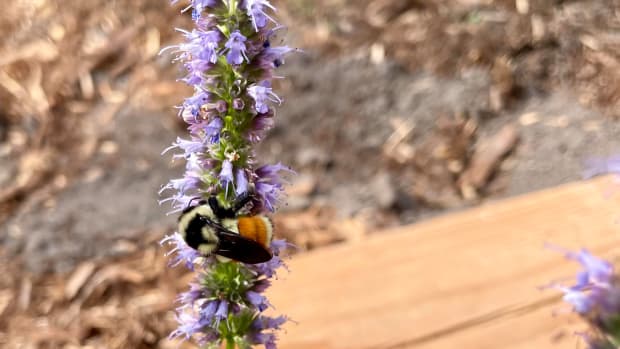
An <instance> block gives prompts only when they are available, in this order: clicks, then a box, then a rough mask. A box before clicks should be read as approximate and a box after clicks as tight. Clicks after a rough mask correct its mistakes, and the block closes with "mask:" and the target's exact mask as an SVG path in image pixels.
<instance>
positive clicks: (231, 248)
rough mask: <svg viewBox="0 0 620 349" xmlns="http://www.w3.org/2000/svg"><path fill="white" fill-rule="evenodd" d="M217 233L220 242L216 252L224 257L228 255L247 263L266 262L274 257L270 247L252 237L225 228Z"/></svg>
mask: <svg viewBox="0 0 620 349" xmlns="http://www.w3.org/2000/svg"><path fill="white" fill-rule="evenodd" d="M217 235H218V237H219V243H218V248H217V250H216V251H215V254H218V255H220V256H222V257H228V258H230V259H234V260H236V261H239V262H243V263H247V264H257V263H264V262H267V261H269V260H270V259H271V257H272V255H271V252H269V250H268V249H266V248H265V247H263V245H261V244H260V243H258V242H256V241H254V240H252V239H248V238H245V237H243V236H241V235H239V234H236V233H233V232H231V231H229V230H226V229H223V228H220V229H218V232H217Z"/></svg>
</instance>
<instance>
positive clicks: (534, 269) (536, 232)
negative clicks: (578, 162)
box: [269, 177, 620, 349]
mask: <svg viewBox="0 0 620 349" xmlns="http://www.w3.org/2000/svg"><path fill="white" fill-rule="evenodd" d="M619 188H620V185H619V184H618V183H617V180H615V179H612V178H610V177H606V178H599V179H595V180H592V181H588V182H579V183H572V184H568V185H565V186H561V187H558V188H554V189H550V190H546V191H542V192H538V193H532V194H529V195H525V196H521V197H517V198H512V199H508V200H504V201H500V202H492V203H488V204H485V205H483V206H481V207H478V208H475V209H470V210H467V211H463V212H461V213H456V214H451V215H447V216H443V217H440V218H436V219H432V220H430V221H426V222H423V223H419V224H416V225H413V226H407V227H402V228H398V229H394V230H391V231H386V232H382V233H380V234H376V235H375V236H373V237H372V238H369V239H366V240H364V241H363V242H360V243H357V244H343V245H336V246H332V247H329V248H325V249H321V250H319V251H317V252H314V253H307V254H304V255H301V256H299V257H296V258H294V259H293V260H291V261H290V269H291V273H289V274H285V275H284V276H283V277H282V278H281V280H278V281H277V282H275V283H274V286H273V287H272V289H271V291H270V294H269V297H270V299H271V300H272V303H273V304H274V306H275V307H276V311H277V313H284V314H287V315H289V316H290V317H292V318H293V319H294V320H295V321H297V322H298V323H297V324H289V325H287V326H286V333H282V335H281V336H280V337H281V340H280V343H281V348H284V349H287V348H291V349H292V348H295V349H302V348H307V349H310V348H325V349H341V348H355V349H363V348H423V349H427V348H428V349H430V348H433V349H444V348H445V349H448V348H477V349H478V348H479V349H486V348H488V349H497V348H509V349H517V348H524V349H525V348H529V349H531V348H536V349H544V348H571V349H572V348H576V347H578V346H577V344H576V343H578V342H579V339H578V338H575V337H574V335H573V331H574V330H575V329H583V328H584V325H583V324H582V323H581V322H580V321H579V320H578V319H576V318H574V317H573V316H571V315H570V314H568V313H566V314H559V315H557V316H554V315H553V313H554V312H558V311H559V312H562V311H564V310H568V309H567V308H566V307H565V306H564V305H563V303H562V302H561V300H560V296H559V294H558V292H556V291H555V290H552V289H546V290H541V286H544V285H547V284H549V282H550V281H552V280H561V279H562V278H567V280H568V281H572V278H573V276H574V274H575V272H576V271H577V270H578V265H577V264H575V263H572V262H568V261H566V260H564V259H563V256H562V255H561V254H560V253H557V252H554V251H551V250H549V249H547V248H545V243H547V242H548V243H553V244H556V245H560V246H563V247H567V248H570V249H577V248H580V247H582V246H584V247H587V248H589V249H591V250H592V251H593V252H595V253H596V254H600V255H602V256H607V257H609V256H618V255H620V225H619V224H618V222H619V221H620V193H618V195H613V193H614V191H618V189H619ZM579 347H582V346H579Z"/></svg>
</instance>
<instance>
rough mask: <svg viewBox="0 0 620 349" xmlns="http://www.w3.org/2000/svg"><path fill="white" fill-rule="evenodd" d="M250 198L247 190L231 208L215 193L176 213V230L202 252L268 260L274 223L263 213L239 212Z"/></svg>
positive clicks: (249, 260)
mask: <svg viewBox="0 0 620 349" xmlns="http://www.w3.org/2000/svg"><path fill="white" fill-rule="evenodd" d="M250 200H251V196H250V195H248V194H246V195H243V196H242V197H240V198H239V199H238V200H237V202H236V203H235V204H234V205H233V207H232V208H224V207H222V206H221V205H220V203H219V201H218V200H217V198H216V197H215V196H211V197H209V199H208V200H200V201H199V202H198V204H197V205H193V206H192V205H191V203H190V206H188V207H187V208H186V209H184V210H183V212H182V213H181V215H180V216H179V221H178V224H179V227H178V231H179V234H181V236H182V237H183V239H184V240H185V242H186V243H187V244H188V245H189V246H190V247H191V248H194V249H196V250H198V251H199V252H200V253H202V254H203V255H211V254H215V255H218V256H222V257H226V258H230V259H233V260H236V261H239V262H243V263H247V264H256V263H263V262H267V261H269V260H270V259H271V258H272V255H271V252H270V250H269V245H270V243H271V238H272V235H273V225H272V223H271V221H270V220H269V218H267V217H266V216H263V215H241V214H239V212H240V211H241V210H242V209H243V208H244V207H245V205H246V204H247V203H248V202H249V201H250Z"/></svg>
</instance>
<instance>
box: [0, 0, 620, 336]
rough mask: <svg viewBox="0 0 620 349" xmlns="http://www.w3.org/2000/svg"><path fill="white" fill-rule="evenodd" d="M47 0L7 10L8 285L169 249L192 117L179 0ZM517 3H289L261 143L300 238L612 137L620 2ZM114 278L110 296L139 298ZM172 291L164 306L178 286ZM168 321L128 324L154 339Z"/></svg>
mask: <svg viewBox="0 0 620 349" xmlns="http://www.w3.org/2000/svg"><path fill="white" fill-rule="evenodd" d="M40 3H41V4H39V5H40V6H42V7H43V8H46V9H48V10H47V12H46V11H42V10H41V8H39V9H34V10H33V9H32V8H31V7H30V6H31V5H28V4H27V2H25V3H22V2H19V1H18V2H16V5H14V7H11V6H9V9H7V12H6V13H7V14H8V15H7V16H4V17H1V16H0V32H2V33H3V34H4V35H3V36H5V37H6V36H10V38H11V40H8V41H7V42H6V43H4V44H0V52H3V53H4V55H0V57H5V58H4V60H2V59H0V103H1V104H0V105H2V107H0V169H1V170H0V242H1V244H2V245H1V248H0V256H1V258H2V259H3V260H6V261H7V263H5V265H6V268H13V269H11V270H10V271H7V272H6V273H3V275H12V276H11V277H9V278H7V279H5V280H0V281H1V282H0V286H3V287H5V288H6V290H8V292H9V293H10V292H13V291H14V292H15V294H13V293H10V294H11V295H14V296H15V295H16V294H22V293H23V290H24V287H25V286H24V285H28V284H27V283H26V284H24V282H30V283H31V284H30V287H31V288H32V287H34V288H35V289H36V287H38V286H37V285H47V284H49V282H50V281H49V278H60V279H62V280H64V279H63V278H65V279H66V277H65V276H66V275H67V274H65V273H66V272H69V271H71V270H74V268H75V267H76V265H83V263H87V262H94V263H96V265H98V266H99V267H101V268H105V266H107V265H108V264H110V265H111V263H112V264H113V263H121V264H119V265H122V266H123V267H125V264H122V263H124V262H118V261H124V260H125V259H126V258H133V259H131V260H130V262H128V263H129V265H130V266H131V268H138V267H136V266H135V265H134V264H131V263H137V264H139V263H142V262H136V261H138V260H139V261H142V260H147V259H145V258H146V257H144V256H145V253H147V252H145V251H151V252H148V253H160V254H161V253H162V252H161V251H160V250H159V249H156V248H155V247H154V246H155V245H156V241H158V240H159V239H161V237H163V235H164V234H165V233H168V232H171V231H173V229H174V222H175V217H174V216H173V215H171V216H167V215H166V214H165V213H166V211H167V210H168V208H167V207H165V206H163V207H162V206H159V205H158V204H157V200H158V196H157V191H158V190H159V188H160V187H161V186H162V185H163V184H164V183H166V182H167V181H168V180H169V179H170V178H174V177H177V176H179V175H180V173H181V171H182V164H180V163H172V162H171V161H170V158H169V157H168V156H160V153H161V151H162V150H163V149H165V148H166V147H167V146H168V145H169V144H170V143H171V142H172V141H173V140H174V139H175V137H176V136H177V135H178V136H183V135H184V131H183V129H182V125H181V123H180V122H179V120H178V118H177V116H176V111H175V109H173V108H172V106H173V105H174V104H177V103H179V101H181V100H182V98H183V97H184V96H187V95H188V94H189V93H190V92H189V91H188V90H187V89H186V88H184V87H183V86H182V85H181V84H180V83H178V82H176V81H175V78H176V77H178V76H179V75H180V72H179V68H178V67H176V68H175V67H172V66H171V65H170V58H171V57H170V56H166V55H163V56H157V52H158V51H159V49H160V47H163V46H165V45H168V44H172V43H174V42H176V41H178V40H179V36H178V35H174V34H173V33H172V30H171V27H170V23H175V24H174V25H175V26H178V27H187V26H189V18H187V16H185V17H181V16H178V15H177V10H179V9H180V5H179V6H177V8H165V9H163V10H162V7H161V6H164V5H163V4H162V5H161V6H159V5H157V6H155V5H153V4H149V2H148V1H146V2H143V1H133V0H132V1H129V0H127V1H119V2H115V3H114V4H112V3H108V2H106V1H97V0H92V1H82V2H76V3H75V4H73V5H75V6H73V5H71V6H69V5H67V6H66V11H62V12H61V11H60V8H61V6H60V5H63V4H64V3H62V2H58V1H52V0H49V1H48V0H42V1H40ZM78 3H79V4H78ZM518 3H520V5H519V6H521V7H517V6H516V5H515V2H514V1H507V0H506V1H504V0H501V1H500V0H498V1H475V0H471V1H464V0H463V1H430V2H427V1H425V2H421V1H420V2H418V1H396V0H373V1H367V0H364V1H360V0H348V1H345V0H341V1H312V2H310V1H304V0H300V1H292V2H288V3H287V4H286V6H283V7H281V10H280V13H279V14H280V16H281V18H282V19H281V20H282V22H283V23H297V25H295V26H293V25H289V29H288V40H289V42H292V43H293V45H295V46H298V47H302V48H304V51H303V53H300V54H296V55H294V56H291V57H289V59H288V60H287V62H286V65H285V66H284V68H283V69H282V71H281V75H283V76H285V77H286V78H285V79H282V80H281V81H279V83H278V85H277V86H276V87H277V88H276V90H277V91H278V93H279V94H280V96H281V97H283V99H284V103H283V105H282V106H281V107H280V108H279V109H278V111H277V122H276V127H275V129H274V130H273V131H272V132H271V133H270V134H269V136H268V137H267V139H266V140H265V142H264V143H263V144H262V145H261V147H260V149H259V159H260V160H261V161H262V162H265V163H268V162H278V161H281V162H283V163H285V164H287V165H290V166H291V167H292V168H293V169H294V170H295V171H296V172H297V175H296V176H293V177H291V186H290V187H289V190H288V199H287V202H288V204H287V205H286V206H283V207H282V208H281V210H280V211H279V213H277V214H276V215H275V216H274V219H275V221H276V225H277V228H278V232H279V234H280V235H281V236H284V237H286V238H288V239H289V240H291V241H293V242H294V243H296V244H297V245H298V246H300V247H301V250H302V251H303V250H304V249H312V248H320V247H321V246H324V245H327V244H331V243H335V242H338V241H343V240H353V239H363V238H365V237H366V236H367V235H369V234H374V233H379V232H380V231H381V230H382V229H383V228H386V227H390V226H395V225H402V224H408V223H415V222H418V221H420V220H422V219H426V218H429V217H432V216H435V215H438V214H444V213H446V212H451V211H454V210H459V209H463V208H466V207H471V206H473V205H478V204H480V203H483V202H487V201H492V200H496V199H501V198H505V197H509V196H513V195H518V194H523V193H527V192H530V191H534V190H539V189H543V188H547V187H552V186H557V185H559V184H562V183H566V182H569V181H573V180H578V179H579V178H580V177H581V174H582V172H583V170H584V161H585V160H587V159H590V158H592V157H597V156H602V157H605V156H610V155H613V154H615V153H617V151H618V149H620V137H619V136H620V124H618V122H617V119H616V117H617V106H618V101H620V91H618V90H617V88H616V86H619V85H618V84H617V82H618V77H619V76H618V71H619V70H618V69H617V67H618V66H619V62H620V61H619V59H620V56H619V55H618V53H619V52H620V51H618V46H617V39H615V36H614V35H613V33H614V30H617V28H618V25H619V23H620V21H619V18H618V13H620V12H619V11H617V10H618V7H619V6H620V5H618V4H617V2H614V1H553V2H550V1H529V2H528V1H525V2H523V1H518ZM524 3H527V4H528V6H529V7H528V8H527V9H526V8H523V6H524V5H523V4H524ZM32 6H34V5H32ZM12 11H13V12H15V13H27V16H26V18H25V19H23V20H22V21H21V22H20V20H18V19H15V16H14V15H11V13H13V12H12ZM24 11H26V12H24ZM50 13H51V14H56V16H52V15H50ZM46 14H47V15H46ZM138 14H139V15H138ZM132 15H133V17H132ZM37 16H47V17H44V18H43V17H41V18H39V17H37ZM136 18H139V19H138V20H136ZM32 23H37V25H33V24H32ZM7 33H8V34H7ZM41 33H44V34H41ZM39 38H45V40H42V41H41V40H37V39H39ZM28 44H31V46H32V47H34V48H36V50H35V52H38V54H37V55H35V54H32V53H31V51H32V49H30V51H29V49H28V47H30V46H28ZM93 47H94V48H93ZM7 52H10V53H11V54H10V55H9V54H8V53H7ZM65 52H78V54H76V56H75V57H72V58H71V59H69V57H67V58H64V56H65V55H66V54H65ZM6 57H8V58H6ZM76 72H77V73H76ZM136 256H139V258H138V257H136ZM143 257H144V258H143ZM8 261H10V263H9V262H8ZM159 262H161V263H164V262H163V261H161V260H157V263H159ZM145 263H146V262H145ZM148 263H156V262H154V261H153V260H152V259H148ZM114 265H117V264H114ZM138 269H139V268H138ZM162 273H164V272H162ZM164 274H165V273H164ZM57 275H59V276H57ZM63 275H64V276H63ZM166 277H169V275H168V276H166ZM60 279H58V280H60ZM24 280H30V281H24ZM33 280H34V281H33ZM54 280H57V279H54ZM132 280H133V279H132ZM156 280H159V281H156ZM134 281H135V280H134ZM134 281H127V280H124V281H122V280H121V281H119V282H121V283H122V287H123V289H126V288H127V287H129V289H130V291H129V293H127V294H128V295H134V296H137V295H139V294H141V292H142V291H141V290H142V287H143V286H144V285H143V283H144V284H145V285H146V284H148V285H150V286H152V285H153V283H156V282H161V280H160V278H159V276H157V275H155V274H154V275H153V276H152V277H150V278H146V279H144V280H142V279H140V281H135V282H134ZM33 282H34V286H32V283H33ZM54 282H56V281H54ZM115 282H116V281H111V282H110V284H109V285H108V284H106V287H109V288H110V289H111V290H114V289H115V287H116V286H115V285H116V283H115ZM128 285H129V286H128ZM41 287H43V286H41ZM119 287H121V286H119ZM145 287H146V286H145ZM26 289H27V288H26ZM106 290H108V289H107V288H106ZM173 291H174V290H167V291H166V292H169V293H170V294H173V293H174V292H173ZM102 292H103V291H102ZM106 292H108V291H106ZM109 292H111V293H112V294H113V295H115V296H113V297H112V298H109V297H107V298H106V297H103V296H102V297H103V298H102V299H104V298H105V299H107V300H110V299H116V300H118V299H121V300H122V301H119V302H121V303H119V304H122V302H129V300H130V299H131V298H130V296H127V297H125V298H124V296H123V295H122V293H118V294H116V293H114V292H113V291H109ZM162 292H163V291H162ZM102 294H103V293H102ZM106 294H107V293H106ZM87 297H91V296H90V295H87ZM92 297H93V299H91V301H92V303H93V304H97V300H96V297H95V296H92ZM114 297H117V298H114ZM131 297H133V296H131ZM161 297H163V298H162V299H164V300H162V304H166V303H165V300H166V299H167V298H166V297H169V294H168V293H166V294H165V295H162V296H161ZM52 298H53V297H52ZM1 301H2V293H1V292H0V315H2V314H3V312H4V314H8V313H10V312H13V313H12V314H18V313H19V314H21V315H20V316H22V315H23V316H26V318H27V316H29V315H27V314H28V312H27V311H19V310H18V309H16V308H14V307H5V308H4V309H3V307H2V304H3V303H2V302H1ZM48 301H49V300H48ZM37 302H39V303H37ZM50 302H52V303H53V301H50ZM33 303H35V304H39V305H40V304H46V303H44V302H43V300H38V299H33ZM52 303H50V304H52ZM54 304H55V303H54ZM63 304H64V303H63ZM26 308H28V307H26ZM37 309H38V308H37ZM54 309H56V308H54ZM30 311H31V312H34V314H39V313H38V312H37V311H38V310H36V311H35V310H32V308H31V310H30ZM48 311H50V310H48ZM59 311H60V310H59ZM165 311H166V309H165V308H163V309H160V310H158V313H157V316H158V317H162V318H164V317H165V316H167V315H165V314H166V312H165ZM141 314H142V313H141ZM143 315H144V314H142V315H141V316H143ZM50 316H52V315H50ZM59 316H60V315H59ZM123 316H124V315H123ZM134 320H135V319H134ZM169 320H170V319H169V318H168V319H167V321H169ZM119 321H120V320H119ZM123 321H124V320H123ZM168 323H169V322H168ZM121 325H122V321H121V322H119V326H121ZM78 327H79V326H78ZM121 327H122V326H121ZM106 328H107V329H108V330H110V331H112V332H106V331H107V330H106V331H103V330H102V331H103V332H102V333H113V331H119V329H118V328H116V327H114V326H112V325H111V327H109V328H108V327H106ZM1 329H2V321H0V330H1ZM166 330H167V329H166V328H159V329H157V330H149V331H150V332H149V331H146V330H144V331H146V332H144V331H143V332H139V333H138V334H136V333H133V332H132V336H134V335H135V336H138V337H139V338H138V337H136V338H138V339H136V340H137V341H138V342H139V341H141V340H142V339H140V338H142V337H140V336H142V335H144V336H147V335H146V334H144V333H147V332H148V333H150V334H149V336H151V337H152V336H154V338H156V340H155V342H158V339H159V338H161V336H164V335H165V333H166ZM0 332H1V331H0ZM18 332H19V330H15V333H18ZM121 332H122V331H121ZM12 333H13V332H12ZM123 333H125V332H123ZM9 337H10V338H12V337H11V336H9ZM95 337H97V336H96V335H95ZM80 338H82V337H80ZM89 338H90V337H89ZM102 338H103V337H102ZM105 338H108V337H105ZM132 338H133V337H132ZM144 338H146V337H144ZM149 338H150V337H149ZM7 340H8V339H7V338H6V337H3V336H1V335H0V343H8V342H7ZM106 340H108V339H106ZM155 342H153V343H155ZM162 342H163V341H162ZM136 343H137V342H136ZM140 343H143V342H140ZM145 343H146V342H145ZM141 345H142V344H141ZM162 345H163V344H162ZM109 347H113V346H109ZM135 347H139V345H137V344H136V346H135Z"/></svg>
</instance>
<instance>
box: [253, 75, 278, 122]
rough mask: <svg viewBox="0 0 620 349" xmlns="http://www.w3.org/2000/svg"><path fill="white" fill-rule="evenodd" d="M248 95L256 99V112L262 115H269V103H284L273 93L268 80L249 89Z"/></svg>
mask: <svg viewBox="0 0 620 349" xmlns="http://www.w3.org/2000/svg"><path fill="white" fill-rule="evenodd" d="M248 94H249V95H250V96H251V97H252V98H254V101H255V102H256V104H255V108H256V111H257V112H258V113H261V114H264V113H267V112H268V111H269V106H268V105H267V101H272V102H275V103H278V104H280V103H282V100H281V99H280V97H278V96H277V95H276V94H275V93H273V90H272V89H271V85H270V84H269V82H268V81H266V80H263V81H261V82H260V83H258V84H256V85H252V86H250V87H248Z"/></svg>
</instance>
